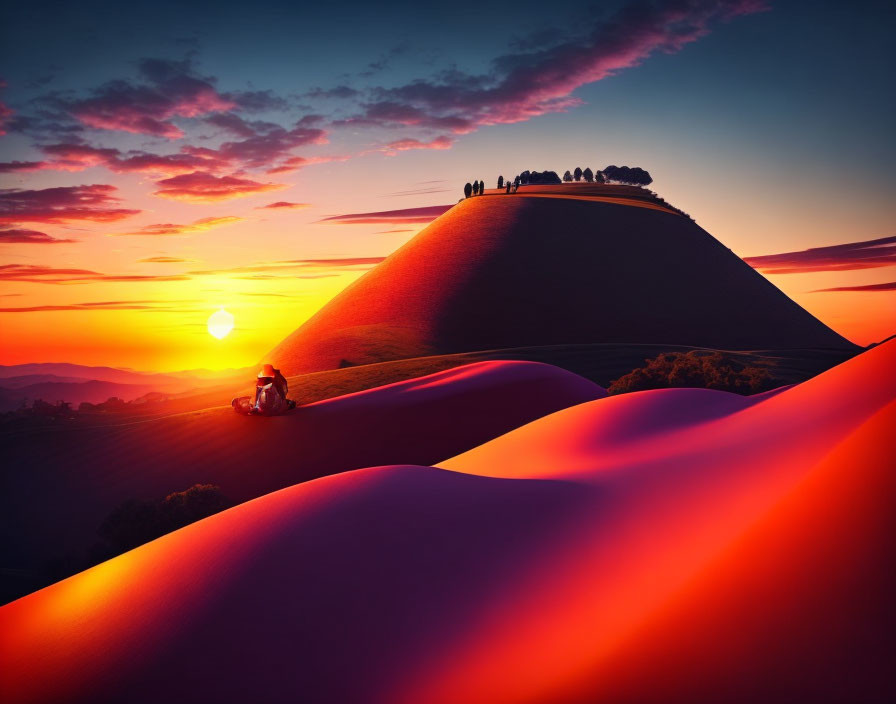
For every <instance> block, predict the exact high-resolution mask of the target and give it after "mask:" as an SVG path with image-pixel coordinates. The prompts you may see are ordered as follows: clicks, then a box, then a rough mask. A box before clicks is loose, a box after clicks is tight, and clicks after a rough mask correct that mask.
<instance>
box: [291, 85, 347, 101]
mask: <svg viewBox="0 0 896 704" xmlns="http://www.w3.org/2000/svg"><path fill="white" fill-rule="evenodd" d="M357 95H360V91H358V90H355V89H354V88H351V87H349V86H334V87H333V88H326V89H324V88H314V89H312V90H309V91H308V92H307V93H305V94H304V97H306V98H312V99H318V98H323V99H337V100H347V99H349V98H354V97H356V96H357Z"/></svg>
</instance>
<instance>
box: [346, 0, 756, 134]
mask: <svg viewBox="0 0 896 704" xmlns="http://www.w3.org/2000/svg"><path fill="white" fill-rule="evenodd" d="M764 9H766V5H765V3H764V2H762V0H688V1H686V2H678V3H650V4H645V5H644V6H638V8H637V11H636V12H635V11H633V7H632V6H623V7H622V8H621V9H620V10H619V11H618V12H617V13H616V14H615V15H614V16H612V17H611V18H610V19H609V20H601V21H599V22H598V23H596V24H595V25H594V26H593V27H592V28H591V30H590V32H589V33H588V34H587V36H586V37H585V38H584V39H579V38H576V39H570V40H568V41H565V42H560V43H558V44H555V45H553V46H550V47H548V48H539V49H535V50H532V51H526V52H519V53H516V54H508V55H504V56H501V57H498V58H497V59H496V60H495V61H494V65H493V69H492V71H491V72H489V73H488V74H485V75H470V74H465V73H462V72H460V71H457V70H453V71H446V72H443V74H442V75H440V76H439V77H437V78H436V79H431V80H426V79H422V80H415V81H412V82H410V83H407V84H405V85H401V86H397V87H393V88H379V89H377V90H376V91H374V95H373V100H370V101H368V102H367V103H365V104H363V106H362V108H363V110H362V112H361V114H359V115H356V116H354V117H352V118H350V119H348V120H343V121H341V122H337V123H335V124H360V125H381V126H387V127H388V126H392V127H394V126H418V127H428V128H433V129H442V130H449V131H451V132H453V133H455V134H464V133H467V132H471V131H473V130H475V129H476V128H477V127H479V126H482V125H493V124H505V123H513V122H522V121H525V120H528V119H531V118H532V117H536V116H538V115H544V114H546V113H553V112H563V111H566V110H569V109H570V108H572V107H575V106H577V105H580V104H581V100H580V99H579V98H576V97H575V96H573V95H572V93H573V92H574V91H575V90H576V89H577V88H579V87H581V86H583V85H586V84H589V83H594V82H596V81H600V80H603V79H605V78H607V77H609V76H612V75H614V74H616V73H618V72H619V71H622V70H624V69H627V68H631V67H633V66H637V65H639V64H640V63H642V62H643V61H644V60H645V59H647V58H648V57H650V56H651V55H652V54H655V53H658V52H662V53H675V52H677V51H680V50H681V49H682V48H683V47H684V46H686V45H687V44H690V43H692V42H694V41H697V40H698V39H700V38H701V37H703V36H705V35H706V34H708V33H709V31H710V30H711V27H712V26H713V25H714V24H715V23H718V22H725V21H728V20H730V19H732V18H734V17H737V16H739V15H746V14H751V13H754V12H759V11H761V10H764Z"/></svg>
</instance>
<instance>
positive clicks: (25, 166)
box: [0, 132, 46, 174]
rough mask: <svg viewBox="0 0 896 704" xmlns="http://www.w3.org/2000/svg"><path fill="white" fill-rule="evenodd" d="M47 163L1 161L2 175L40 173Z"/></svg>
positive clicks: (0, 171)
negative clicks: (20, 172) (24, 172)
mask: <svg viewBox="0 0 896 704" xmlns="http://www.w3.org/2000/svg"><path fill="white" fill-rule="evenodd" d="M0 134H2V132H0ZM45 163H46V162H43V161H0V174H9V173H14V172H18V171H40V170H42V169H43V168H44V164H45Z"/></svg>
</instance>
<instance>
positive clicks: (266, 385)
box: [230, 364, 296, 416]
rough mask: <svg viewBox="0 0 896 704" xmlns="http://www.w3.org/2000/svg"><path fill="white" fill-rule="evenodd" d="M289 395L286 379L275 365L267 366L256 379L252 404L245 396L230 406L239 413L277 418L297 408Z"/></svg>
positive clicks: (236, 399) (235, 400)
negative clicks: (287, 396) (276, 416)
mask: <svg viewBox="0 0 896 704" xmlns="http://www.w3.org/2000/svg"><path fill="white" fill-rule="evenodd" d="M287 393H289V384H288V383H287V381H286V377H285V376H283V374H281V373H280V370H279V369H274V365H273V364H265V365H264V366H263V367H262V369H261V371H260V372H259V373H258V376H257V377H256V379H255V398H254V400H252V401H251V402H250V401H249V397H248V396H243V397H240V398H235V399H233V401H231V402H230V405H231V406H233V410H235V411H237V412H238V413H249V414H261V415H266V416H275V415H278V414H280V413H285V412H286V411H288V410H291V409H293V408H295V407H296V402H295V401H290V400H289V399H288V398H286V394H287Z"/></svg>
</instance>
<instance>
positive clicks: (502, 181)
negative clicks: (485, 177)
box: [498, 176, 504, 188]
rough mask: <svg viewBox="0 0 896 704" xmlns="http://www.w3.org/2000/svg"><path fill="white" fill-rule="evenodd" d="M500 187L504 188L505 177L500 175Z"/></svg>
mask: <svg viewBox="0 0 896 704" xmlns="http://www.w3.org/2000/svg"><path fill="white" fill-rule="evenodd" d="M498 188H504V177H503V176H498Z"/></svg>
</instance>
